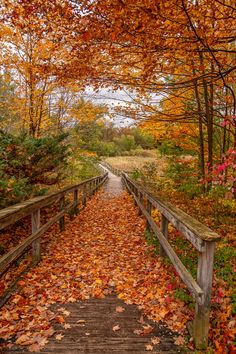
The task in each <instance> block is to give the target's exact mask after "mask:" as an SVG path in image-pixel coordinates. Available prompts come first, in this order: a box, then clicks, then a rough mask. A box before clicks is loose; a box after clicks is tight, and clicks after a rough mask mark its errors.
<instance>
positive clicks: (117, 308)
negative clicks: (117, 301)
mask: <svg viewBox="0 0 236 354" xmlns="http://www.w3.org/2000/svg"><path fill="white" fill-rule="evenodd" d="M124 311H125V308H124V307H122V306H117V307H116V312H118V313H122V312H124Z"/></svg>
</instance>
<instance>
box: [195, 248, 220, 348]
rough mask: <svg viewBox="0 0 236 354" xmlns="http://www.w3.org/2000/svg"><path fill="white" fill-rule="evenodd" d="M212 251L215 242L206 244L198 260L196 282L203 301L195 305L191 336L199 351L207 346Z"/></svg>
mask: <svg viewBox="0 0 236 354" xmlns="http://www.w3.org/2000/svg"><path fill="white" fill-rule="evenodd" d="M214 249H215V242H208V243H207V244H206V251H205V252H204V253H200V254H199V258H198V270H197V282H198V284H199V285H200V286H201V288H202V289H203V291H204V301H203V303H201V304H198V303H197V304H196V308H195V317H194V322H193V334H194V341H195V346H196V348H197V349H200V350H203V349H206V348H207V346H208V332H209V315H210V303H211V289H212V278H213V263H214Z"/></svg>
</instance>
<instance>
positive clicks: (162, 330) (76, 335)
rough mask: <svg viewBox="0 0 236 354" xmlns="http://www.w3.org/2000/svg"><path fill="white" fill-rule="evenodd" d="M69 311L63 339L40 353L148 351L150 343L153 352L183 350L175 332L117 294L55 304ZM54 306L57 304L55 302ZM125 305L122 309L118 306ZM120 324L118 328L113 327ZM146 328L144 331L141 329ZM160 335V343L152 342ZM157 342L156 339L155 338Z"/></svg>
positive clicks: (16, 348)
mask: <svg viewBox="0 0 236 354" xmlns="http://www.w3.org/2000/svg"><path fill="white" fill-rule="evenodd" d="M56 307H63V309H65V310H66V311H68V312H69V313H70V314H69V316H68V317H67V318H66V322H67V324H69V325H70V328H68V329H64V328H63V326H62V325H59V324H58V325H56V326H55V329H56V330H57V332H58V333H61V334H62V336H63V337H62V339H61V340H57V339H55V337H53V338H52V339H50V340H49V343H48V344H47V345H46V346H45V348H44V350H42V351H41V353H44V354H60V353H65V354H77V353H78V354H80V353H81V354H82V353H83V354H84V353H91V354H98V353H106V354H112V353H119V354H145V353H147V349H148V348H150V347H149V345H152V346H153V350H152V351H151V353H163V354H164V353H170V354H174V353H180V352H181V350H180V349H179V347H177V346H176V345H175V344H174V338H173V333H172V332H171V331H170V330H168V329H167V328H166V327H165V326H164V325H161V324H156V323H154V322H152V321H149V320H147V319H145V318H143V316H142V314H141V312H140V311H139V310H138V308H137V306H134V305H127V304H125V303H124V302H123V301H121V300H119V299H118V298H117V297H116V295H115V294H113V295H110V296H107V297H106V298H104V299H89V300H86V301H81V302H75V303H70V304H63V305H56ZM54 308H55V306H54ZM117 308H118V309H120V308H122V312H117V311H116V309H117ZM116 328H119V329H118V330H114V329H116ZM139 331H140V332H143V335H140V334H138V333H140V332H139ZM153 338H158V339H159V340H160V343H158V344H152V342H151V339H153ZM154 343H155V339H154ZM6 353H7V354H14V353H28V351H27V350H26V349H24V348H23V349H22V347H19V346H14V347H13V348H12V349H11V350H8V351H6Z"/></svg>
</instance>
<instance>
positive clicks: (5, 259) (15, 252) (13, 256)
mask: <svg viewBox="0 0 236 354" xmlns="http://www.w3.org/2000/svg"><path fill="white" fill-rule="evenodd" d="M72 206H73V203H72V204H70V205H68V206H67V207H66V208H65V210H63V211H61V212H60V213H58V214H57V215H56V216H54V217H53V218H51V219H50V220H49V221H48V222H47V223H46V224H45V225H43V226H42V227H40V228H39V229H38V231H37V232H36V233H34V234H33V235H30V236H29V237H27V238H26V239H25V240H24V241H23V242H21V244H19V245H17V246H16V247H15V248H13V249H12V250H11V251H9V252H8V253H7V254H5V255H4V256H2V257H1V258H0V274H3V273H4V272H5V271H6V269H7V268H8V266H9V265H10V263H12V262H14V261H16V260H17V259H18V258H19V257H20V256H21V255H22V254H23V253H24V251H25V250H26V249H27V247H29V246H30V245H31V244H32V242H34V241H35V240H37V239H38V238H39V237H40V236H42V235H43V233H44V232H45V231H47V230H48V229H49V227H51V226H52V225H53V224H54V223H55V222H57V221H58V220H59V219H60V218H61V217H62V216H63V215H64V214H65V213H66V212H67V211H68V210H69V209H70V208H71V207H72Z"/></svg>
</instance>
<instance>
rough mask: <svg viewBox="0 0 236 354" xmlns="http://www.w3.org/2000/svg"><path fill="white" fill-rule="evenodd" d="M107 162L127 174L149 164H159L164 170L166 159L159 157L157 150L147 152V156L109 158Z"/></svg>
mask: <svg viewBox="0 0 236 354" xmlns="http://www.w3.org/2000/svg"><path fill="white" fill-rule="evenodd" d="M105 161H106V162H108V163H109V164H110V165H112V166H113V167H115V168H118V169H120V170H123V171H127V172H130V171H132V170H134V169H141V168H142V167H143V166H144V165H145V164H147V163H155V164H157V163H158V164H160V165H161V166H162V168H163V167H164V166H165V164H166V161H165V159H164V158H162V157H159V156H158V152H157V151H156V150H148V151H146V156H115V157H107V158H106V159H105ZM160 162H161V163H160Z"/></svg>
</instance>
